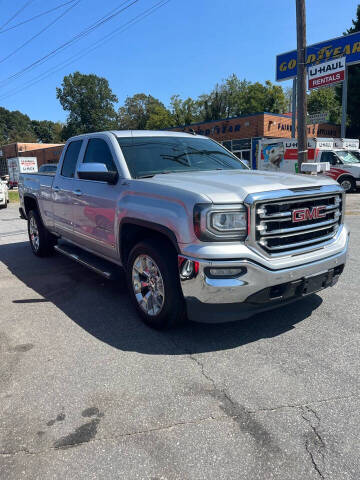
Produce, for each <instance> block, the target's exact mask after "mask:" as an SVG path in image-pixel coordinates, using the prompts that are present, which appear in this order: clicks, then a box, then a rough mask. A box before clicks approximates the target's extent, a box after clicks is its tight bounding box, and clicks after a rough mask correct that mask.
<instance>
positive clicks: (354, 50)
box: [352, 42, 360, 53]
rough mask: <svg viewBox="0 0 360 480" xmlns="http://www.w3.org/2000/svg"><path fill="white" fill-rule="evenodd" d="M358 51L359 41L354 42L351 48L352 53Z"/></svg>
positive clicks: (359, 49)
mask: <svg viewBox="0 0 360 480" xmlns="http://www.w3.org/2000/svg"><path fill="white" fill-rule="evenodd" d="M357 52H360V42H355V43H354V45H353V48H352V53H357Z"/></svg>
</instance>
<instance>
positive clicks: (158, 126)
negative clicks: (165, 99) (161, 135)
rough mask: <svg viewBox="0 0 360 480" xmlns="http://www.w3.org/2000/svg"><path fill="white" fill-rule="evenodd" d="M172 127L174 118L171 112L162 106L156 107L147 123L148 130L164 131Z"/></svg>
mask: <svg viewBox="0 0 360 480" xmlns="http://www.w3.org/2000/svg"><path fill="white" fill-rule="evenodd" d="M171 126H172V117H171V113H170V112H169V110H167V109H166V108H164V107H161V106H160V105H154V106H153V108H152V109H151V113H150V116H149V119H148V121H147V122H146V129H147V130H162V129H163V128H168V127H171Z"/></svg>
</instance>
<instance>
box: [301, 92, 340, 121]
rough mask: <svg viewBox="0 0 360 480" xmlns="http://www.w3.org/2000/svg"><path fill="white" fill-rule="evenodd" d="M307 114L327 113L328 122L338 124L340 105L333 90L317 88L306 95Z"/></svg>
mask: <svg viewBox="0 0 360 480" xmlns="http://www.w3.org/2000/svg"><path fill="white" fill-rule="evenodd" d="M307 104H308V112H309V113H310V114H312V113H320V112H329V114H330V122H332V123H339V122H340V113H341V104H340V102H339V100H338V97H337V94H336V90H335V88H319V89H318V90H312V91H311V92H310V94H309V95H308V101H307Z"/></svg>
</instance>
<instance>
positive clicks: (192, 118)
mask: <svg viewBox="0 0 360 480" xmlns="http://www.w3.org/2000/svg"><path fill="white" fill-rule="evenodd" d="M170 110H171V116H172V121H173V124H174V125H189V124H190V123H194V122H197V121H198V120H199V104H198V102H196V101H195V100H193V99H192V98H190V97H189V98H187V99H186V100H182V99H181V97H180V95H173V96H172V97H171V98H170Z"/></svg>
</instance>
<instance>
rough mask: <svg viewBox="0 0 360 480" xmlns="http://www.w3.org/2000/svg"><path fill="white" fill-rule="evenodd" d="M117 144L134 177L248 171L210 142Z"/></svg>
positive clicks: (150, 139) (120, 139)
mask: <svg viewBox="0 0 360 480" xmlns="http://www.w3.org/2000/svg"><path fill="white" fill-rule="evenodd" d="M118 142H119V145H120V147H121V150H122V152H123V155H124V157H125V160H126V163H127V166H128V168H129V171H130V173H131V176H132V177H133V178H144V177H151V176H153V175H156V174H162V173H163V174H164V173H175V172H198V171H204V170H207V171H208V170H236V169H247V167H246V166H245V165H244V164H243V163H242V162H241V161H240V160H239V159H237V158H236V157H235V156H234V155H232V154H231V153H230V152H228V151H227V150H225V149H224V148H223V147H221V146H220V145H218V144H217V143H216V142H214V141H213V140H210V139H205V138H196V137H194V138H188V137H165V136H164V137H118Z"/></svg>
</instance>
